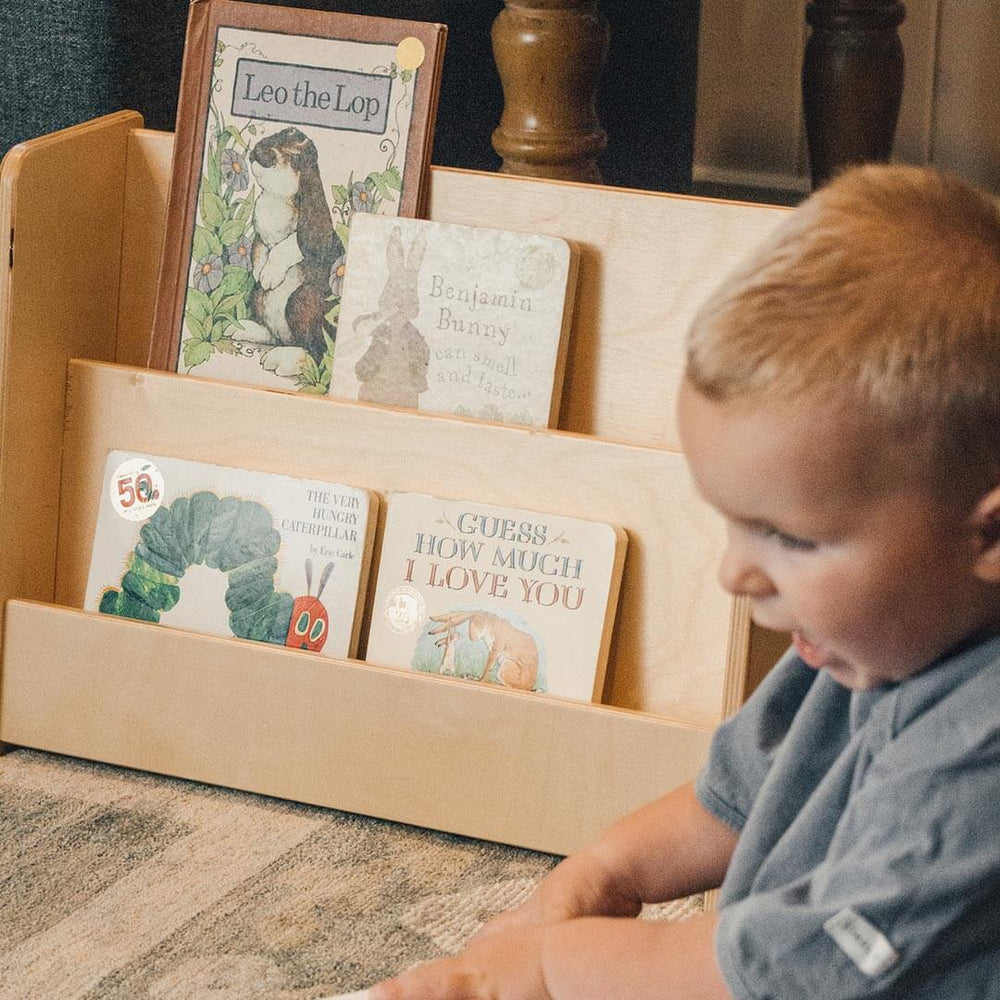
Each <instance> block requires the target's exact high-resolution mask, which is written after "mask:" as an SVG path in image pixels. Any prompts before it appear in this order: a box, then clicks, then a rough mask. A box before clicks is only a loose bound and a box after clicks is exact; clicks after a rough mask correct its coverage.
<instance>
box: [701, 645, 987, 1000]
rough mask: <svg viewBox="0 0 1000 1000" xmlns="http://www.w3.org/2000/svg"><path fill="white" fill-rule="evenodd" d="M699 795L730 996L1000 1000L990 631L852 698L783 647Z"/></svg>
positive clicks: (712, 761) (730, 727)
mask: <svg viewBox="0 0 1000 1000" xmlns="http://www.w3.org/2000/svg"><path fill="white" fill-rule="evenodd" d="M696 790H697V794H698V797H699V799H700V801H701V802H702V804H703V805H704V806H705V807H706V808H707V809H709V810H710V811H711V812H712V813H714V814H715V815H716V816H718V817H719V818H720V819H722V820H723V821H724V822H726V823H727V824H729V825H730V826H732V827H734V828H735V829H737V830H739V831H740V838H739V841H738V844H737V847H736V851H735V853H734V855H733V858H732V862H731V863H730V866H729V870H728V872H727V874H726V878H725V882H724V883H723V886H722V890H721V893H720V896H719V923H718V930H717V936H716V954H717V957H718V961H719V966H720V969H721V971H722V975H723V978H724V980H725V982H726V984H727V986H728V987H729V990H730V992H731V993H732V995H733V997H734V998H736V1000H751V998H753V1000H855V998H858V1000H860V998H866V1000H868V998H872V1000H874V998H899V1000H902V998H906V1000H980V998H986V1000H990V998H997V1000H1000V638H992V639H989V640H985V641H982V642H978V643H975V644H969V645H966V646H965V647H963V648H961V649H960V650H958V651H956V652H955V653H953V654H952V655H950V656H948V657H945V658H943V659H942V660H941V661H939V662H938V663H936V664H934V665H933V666H932V667H930V668H929V669H928V670H926V671H924V672H923V673H921V674H918V675H916V676H914V677H912V678H909V679H908V680H906V681H904V682H902V683H900V684H895V685H886V686H883V687H881V688H878V689H876V690H874V691H860V692H852V691H850V690H849V689H847V688H844V687H842V686H841V685H840V684H838V683H837V682H836V681H834V680H833V679H831V678H830V677H829V676H828V675H827V674H825V673H823V672H822V671H820V672H818V673H817V672H816V671H815V670H813V669H811V668H810V667H808V666H807V665H806V664H805V663H803V662H802V660H800V659H799V658H798V656H796V655H795V654H794V653H793V652H789V653H787V654H786V655H785V656H784V657H783V658H782V660H781V661H780V662H779V664H778V665H777V666H776V667H775V668H774V669H773V670H772V671H771V673H770V674H769V675H768V676H767V677H766V678H765V680H764V682H763V683H762V684H761V685H760V687H759V688H758V689H757V690H756V691H755V692H754V694H753V695H752V697H751V698H750V699H748V701H747V703H746V705H744V707H743V708H742V709H741V710H740V712H739V713H737V715H735V716H734V717H733V718H732V719H730V720H728V721H727V722H725V723H724V724H723V725H722V726H721V727H720V728H719V729H718V731H717V732H716V734H715V736H714V738H713V742H712V750H711V753H710V756H709V760H708V763H707V765H706V766H705V768H704V770H703V771H702V773H701V774H700V775H699V777H698V780H697V782H696Z"/></svg>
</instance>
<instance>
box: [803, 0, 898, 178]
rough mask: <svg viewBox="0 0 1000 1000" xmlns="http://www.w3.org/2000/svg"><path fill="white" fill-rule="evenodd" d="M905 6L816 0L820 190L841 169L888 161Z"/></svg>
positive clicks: (810, 85) (810, 109)
mask: <svg viewBox="0 0 1000 1000" xmlns="http://www.w3.org/2000/svg"><path fill="white" fill-rule="evenodd" d="M905 16H906V9H905V7H904V6H903V4H902V3H899V2H897V0H815V2H813V3H810V4H809V5H808V6H807V8H806V20H807V21H808V23H809V24H810V25H811V26H812V34H811V35H810V37H809V41H808V42H807V43H806V51H805V59H804V61H803V65H802V104H803V111H804V113H805V125H806V138H807V141H808V146H809V160H810V171H811V174H812V183H813V187H819V186H820V185H821V184H823V183H824V182H826V181H827V180H829V179H830V177H832V176H833V174H835V173H836V172H837V170H838V169H840V168H841V167H844V166H846V165H847V164H850V163H862V162H865V161H867V160H888V159H889V154H890V152H891V151H892V140H893V137H894V135H895V132H896V120H897V118H898V116H899V103H900V99H901V97H902V93H903V48H902V45H901V44H900V41H899V34H898V31H897V28H898V26H899V24H900V23H901V22H902V20H903V18H904V17H905Z"/></svg>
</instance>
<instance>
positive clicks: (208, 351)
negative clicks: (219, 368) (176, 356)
mask: <svg viewBox="0 0 1000 1000" xmlns="http://www.w3.org/2000/svg"><path fill="white" fill-rule="evenodd" d="M211 356H212V345H211V344H210V343H209V342H208V341H207V340H185V341H184V367H185V368H194V367H195V366H196V365H201V364H204V363H205V362H206V361H208V359H209V358H210V357H211Z"/></svg>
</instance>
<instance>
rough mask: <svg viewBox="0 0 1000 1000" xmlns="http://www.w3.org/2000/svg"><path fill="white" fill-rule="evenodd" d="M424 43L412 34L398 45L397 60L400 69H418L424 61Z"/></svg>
mask: <svg viewBox="0 0 1000 1000" xmlns="http://www.w3.org/2000/svg"><path fill="white" fill-rule="evenodd" d="M425 55H426V52H425V51H424V43H423V42H422V41H420V39H419V38H414V37H413V36H412V35H410V37H409V38H404V39H403V40H402V41H401V42H400V43H399V45H397V46H396V62H397V64H398V65H399V68H400V69H416V68H417V67H418V66H420V65H421V64H422V63H423V61H424V56H425Z"/></svg>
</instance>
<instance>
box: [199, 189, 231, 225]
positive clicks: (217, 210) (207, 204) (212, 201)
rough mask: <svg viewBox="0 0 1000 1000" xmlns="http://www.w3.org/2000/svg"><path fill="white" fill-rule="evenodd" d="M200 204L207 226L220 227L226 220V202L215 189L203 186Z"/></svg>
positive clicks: (202, 216) (203, 219)
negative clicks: (211, 189) (210, 189)
mask: <svg viewBox="0 0 1000 1000" xmlns="http://www.w3.org/2000/svg"><path fill="white" fill-rule="evenodd" d="M198 206H199V208H200V209H201V218H202V221H203V222H204V223H205V225H206V226H208V227H210V228H212V229H218V228H219V226H221V225H222V223H223V222H225V221H226V218H227V213H226V203H225V202H224V201H223V200H222V199H221V198H220V197H219V196H218V195H217V194H216V193H215V192H214V191H209V190H208V189H207V188H202V192H201V196H200V197H199V199H198Z"/></svg>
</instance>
